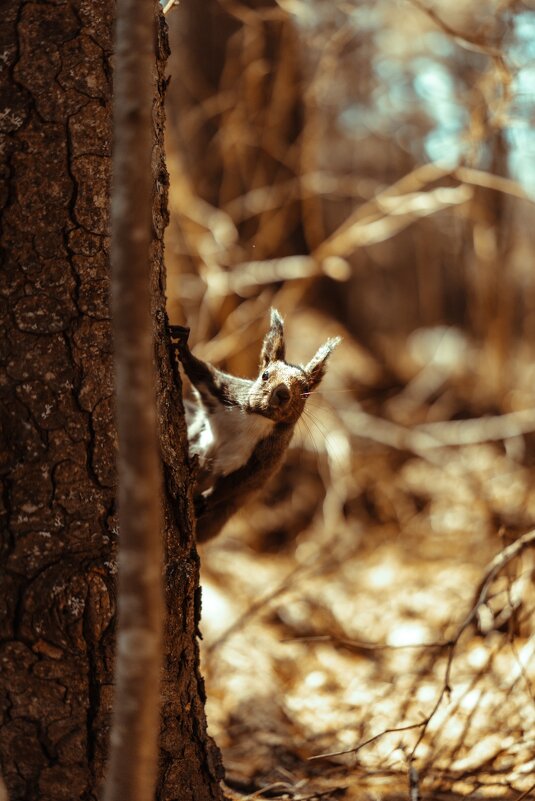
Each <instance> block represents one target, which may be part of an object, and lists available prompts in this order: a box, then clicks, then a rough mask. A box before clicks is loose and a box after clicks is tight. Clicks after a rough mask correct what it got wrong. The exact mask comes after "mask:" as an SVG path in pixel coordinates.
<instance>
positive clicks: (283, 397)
mask: <svg viewBox="0 0 535 801" xmlns="http://www.w3.org/2000/svg"><path fill="white" fill-rule="evenodd" d="M289 400H290V390H289V389H288V387H287V386H286V384H279V385H278V386H277V387H275V389H274V390H273V392H272V394H271V402H272V404H273V406H284V405H285V404H286V403H288V401H289Z"/></svg>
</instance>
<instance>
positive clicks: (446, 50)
mask: <svg viewBox="0 0 535 801" xmlns="http://www.w3.org/2000/svg"><path fill="white" fill-rule="evenodd" d="M422 40H423V44H424V45H425V48H426V49H427V50H428V51H429V52H431V53H435V55H437V56H440V57H441V58H448V57H449V56H452V55H453V54H454V52H455V44H454V42H453V39H452V38H451V36H446V34H445V33H440V32H439V31H429V32H428V33H426V34H424V35H423V37H422Z"/></svg>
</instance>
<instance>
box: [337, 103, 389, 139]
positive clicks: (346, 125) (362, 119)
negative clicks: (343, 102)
mask: <svg viewBox="0 0 535 801" xmlns="http://www.w3.org/2000/svg"><path fill="white" fill-rule="evenodd" d="M338 124H339V126H340V128H341V129H342V130H345V131H347V132H350V133H351V136H353V137H356V138H359V137H362V136H368V135H369V133H370V132H372V131H376V130H378V129H379V128H383V126H382V124H381V118H380V115H378V113H377V109H376V108H375V107H373V106H365V105H364V104H363V103H352V104H351V105H350V106H347V107H346V108H344V109H343V110H342V111H341V112H340V114H339V115H338Z"/></svg>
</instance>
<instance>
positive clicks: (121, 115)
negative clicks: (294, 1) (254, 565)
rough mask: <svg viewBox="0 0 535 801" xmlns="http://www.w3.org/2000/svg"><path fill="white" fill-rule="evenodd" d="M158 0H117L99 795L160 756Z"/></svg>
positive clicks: (135, 790)
mask: <svg viewBox="0 0 535 801" xmlns="http://www.w3.org/2000/svg"><path fill="white" fill-rule="evenodd" d="M156 3H157V0H153V2H152V4H151V3H147V2H145V3H138V2H137V0H117V4H116V8H117V22H116V29H115V64H114V82H113V86H114V89H113V159H112V160H113V169H112V174H113V181H112V196H111V267H112V323H113V341H114V355H115V376H116V386H115V390H116V407H117V413H116V417H117V430H118V434H119V458H118V490H117V495H118V507H119V509H118V513H119V531H120V536H119V542H120V544H119V580H118V619H117V638H116V655H115V702H114V705H113V722H112V730H111V736H110V757H109V766H108V769H107V771H106V785H105V790H104V799H105V801H123V799H125V798H128V799H130V801H153V799H154V789H155V784H156V773H157V765H158V735H159V721H160V674H161V654H162V633H163V628H164V622H165V614H164V603H163V581H162V577H163V558H162V547H161V527H162V526H161V514H160V512H161V506H162V502H161V466H160V457H159V452H158V436H157V427H156V403H155V400H156V396H155V392H154V387H155V384H156V382H155V374H154V358H153V355H154V343H153V338H152V321H151V308H150V283H149V277H150V258H149V246H150V241H151V239H152V219H151V218H152V175H151V150H152V139H153V136H152V102H153V97H154V90H155V86H153V81H152V77H153V69H154V64H155V62H156V53H155V51H154V44H155V41H156V38H155V36H154V34H155V22H156V18H155V10H156V8H157V5H156Z"/></svg>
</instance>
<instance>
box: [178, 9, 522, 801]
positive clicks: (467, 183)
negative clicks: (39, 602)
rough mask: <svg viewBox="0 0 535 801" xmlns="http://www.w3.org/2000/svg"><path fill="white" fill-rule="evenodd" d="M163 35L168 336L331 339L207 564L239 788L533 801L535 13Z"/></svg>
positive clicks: (204, 351) (192, 20) (248, 15)
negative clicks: (302, 407)
mask: <svg viewBox="0 0 535 801" xmlns="http://www.w3.org/2000/svg"><path fill="white" fill-rule="evenodd" d="M168 22H169V26H170V33H171V46H172V55H171V59H170V62H169V73H170V75H171V82H170V85H169V88H168V95H167V116H168V127H167V154H168V156H167V157H168V168H169V171H170V177H171V192H170V215H171V222H170V226H169V229H168V234H167V245H166V259H167V270H168V285H167V292H168V298H169V312H170V318H171V320H172V322H176V323H187V324H188V325H190V326H191V329H192V333H191V339H190V342H191V344H192V345H193V346H194V347H195V349H196V352H197V353H198V354H200V355H201V356H202V357H204V358H206V359H209V360H211V361H213V362H214V363H217V364H218V365H222V366H223V367H224V368H225V369H228V370H229V371H231V372H234V373H236V374H239V375H240V374H241V375H246V376H253V375H255V374H256V369H257V360H258V354H259V347H260V342H261V338H262V335H263V333H264V332H265V330H266V328H267V325H268V313H269V308H270V307H271V306H272V305H273V306H276V307H277V308H278V309H279V310H280V311H281V313H282V314H283V316H284V317H285V320H286V332H287V334H286V336H287V345H288V347H287V350H288V356H289V359H290V361H294V362H297V363H299V362H303V361H306V360H307V359H308V358H310V356H311V354H313V353H314V351H315V349H316V348H317V347H318V346H319V345H320V344H321V342H322V341H323V340H324V339H325V338H326V337H327V336H333V335H337V334H340V335H342V336H343V338H344V341H343V344H342V345H341V346H340V347H339V349H338V350H337V351H336V353H335V354H334V355H333V357H332V359H331V361H330V366H329V370H328V375H327V378H326V379H325V381H324V383H323V384H322V387H321V390H320V391H318V392H317V393H315V394H314V396H313V397H312V398H311V399H310V400H309V402H308V408H307V412H306V415H305V417H304V418H303V420H302V422H301V424H300V426H299V432H298V434H297V435H296V436H295V438H294V442H293V447H292V450H291V453H290V455H289V458H288V460H287V464H286V466H285V467H284V469H283V471H282V472H281V474H280V475H279V476H278V478H276V479H275V480H274V481H273V482H272V483H271V485H270V486H268V487H266V489H265V493H264V496H263V497H262V498H261V499H259V500H258V502H257V503H254V504H253V505H251V506H249V507H248V508H247V509H245V510H244V511H243V514H242V515H241V516H240V517H238V518H236V519H234V520H233V521H232V522H231V523H230V524H229V525H228V526H227V528H226V530H225V532H224V533H223V534H222V535H221V536H220V537H219V538H218V539H216V540H215V541H214V542H213V543H210V544H209V545H208V546H206V547H205V548H203V551H202V561H203V582H202V583H203V624H202V629H203V634H204V637H205V639H204V652H203V665H204V673H205V676H206V680H207V691H208V699H209V702H208V714H209V721H210V730H211V733H212V734H213V735H214V736H215V737H216V739H217V741H218V743H219V745H220V747H221V748H222V751H223V756H224V761H225V764H226V768H227V784H228V786H229V787H230V788H233V789H234V790H235V791H239V792H241V793H245V794H255V797H256V796H266V797H268V796H271V797H281V798H282V797H284V798H293V799H305V798H307V799H308V798H310V799H312V798H316V797H320V796H323V797H332V798H339V797H340V798H341V797H343V798H347V799H364V798H366V799H379V798H397V797H399V798H407V797H409V793H410V798H411V801H416V799H417V798H418V797H419V796H421V797H422V798H427V799H431V798H432V799H442V798H444V799H449V798H454V797H471V798H479V797H485V798H486V797H494V798H504V799H505V798H507V799H509V798H511V799H515V800H516V801H520V799H524V798H535V789H534V787H535V778H534V776H535V759H534V754H535V684H534V681H535V659H534V652H535V620H534V615H533V609H534V601H535V597H534V596H535V593H534V584H533V572H534V559H533V547H532V546H533V544H534V539H535V537H534V535H533V534H532V533H531V531H532V528H533V527H534V526H535V522H534V521H535V399H534V388H535V270H534V269H533V257H534V249H535V248H534V246H535V207H534V202H533V201H534V198H535V129H534V125H533V123H534V112H535V103H534V101H535V3H533V0H525V2H521V0H456V2H454V3H452V2H446V0H425V2H424V0H402V1H401V0H400V2H396V0H373V1H372V0H370V1H369V2H366V0H362V1H361V0H343V1H340V0H337V1H335V0H328V1H327V0H278V2H273V0H247V2H245V0H244V2H240V0H202V2H201V0H196V2H193V1H191V2H190V0H182V3H181V4H180V5H179V6H178V7H175V8H173V9H172V10H171V11H170V13H169V14H168ZM340 752H344V753H340ZM407 782H409V787H408V786H407ZM229 792H230V791H229Z"/></svg>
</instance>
